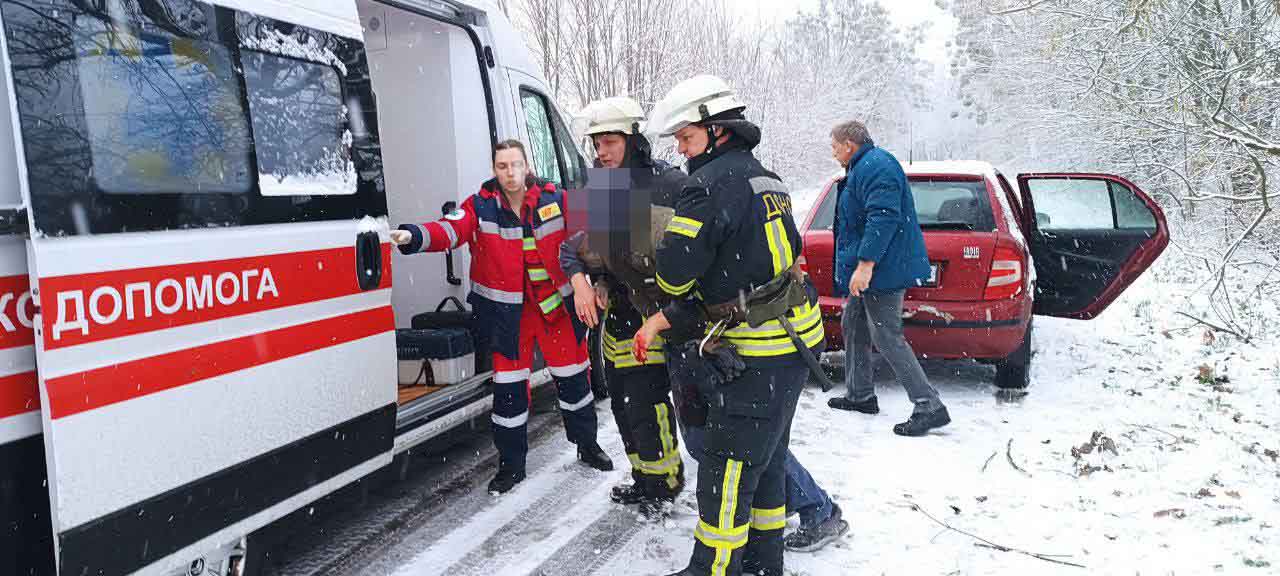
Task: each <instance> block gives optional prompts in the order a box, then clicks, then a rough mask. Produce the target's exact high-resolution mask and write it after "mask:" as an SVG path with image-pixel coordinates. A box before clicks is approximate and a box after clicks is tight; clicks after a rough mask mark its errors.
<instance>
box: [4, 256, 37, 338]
mask: <svg viewBox="0 0 1280 576" xmlns="http://www.w3.org/2000/svg"><path fill="white" fill-rule="evenodd" d="M35 313H36V307H35V304H34V303H32V302H31V279H30V278H28V277H27V275H26V274H22V275H19V276H5V277H3V278H0V350H6V349H9V348H17V347H19V346H30V345H32V344H34V343H35V336H34V334H35V329H34V328H33V326H34V324H35V320H34V318H35Z"/></svg>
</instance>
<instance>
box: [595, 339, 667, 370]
mask: <svg viewBox="0 0 1280 576" xmlns="http://www.w3.org/2000/svg"><path fill="white" fill-rule="evenodd" d="M664 342H665V340H663V339H662V336H657V337H656V338H654V339H653V342H650V343H649V354H648V357H647V358H645V361H644V362H643V363H641V362H640V361H639V360H636V357H635V355H634V354H632V353H631V347H632V346H634V345H635V339H634V338H627V339H626V340H618V339H617V338H614V337H613V335H612V334H609V333H608V332H605V334H604V359H605V360H607V361H609V362H610V363H611V364H613V367H614V368H634V367H636V366H652V365H657V364H665V363H666V361H667V359H666V356H665V355H664V353H663V347H662V345H663V343H664Z"/></svg>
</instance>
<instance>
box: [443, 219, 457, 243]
mask: <svg viewBox="0 0 1280 576" xmlns="http://www.w3.org/2000/svg"><path fill="white" fill-rule="evenodd" d="M440 227H441V228H444V235H445V236H448V237H449V247H450V248H457V247H458V231H457V230H454V229H453V225H452V224H449V223H447V222H442V223H440Z"/></svg>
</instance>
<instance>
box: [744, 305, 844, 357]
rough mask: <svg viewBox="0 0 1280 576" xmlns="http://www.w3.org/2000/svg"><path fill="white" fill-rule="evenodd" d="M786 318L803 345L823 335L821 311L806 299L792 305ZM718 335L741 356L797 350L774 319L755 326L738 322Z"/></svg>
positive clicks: (817, 339)
mask: <svg viewBox="0 0 1280 576" xmlns="http://www.w3.org/2000/svg"><path fill="white" fill-rule="evenodd" d="M790 320H791V325H792V326H793V327H795V329H796V335H797V336H799V337H800V341H802V342H804V344H805V346H808V347H810V348H812V347H814V346H817V345H818V344H821V343H822V340H823V338H825V337H826V335H825V334H824V332H823V328H822V314H821V312H820V311H819V309H818V307H817V306H814V305H811V304H807V303H806V304H803V305H800V306H796V307H795V308H792V310H791V316H790ZM722 338H723V339H724V340H726V341H728V342H731V343H733V345H734V346H735V347H736V348H737V349H738V354H740V355H742V356H753V357H763V356H785V355H787V354H792V353H795V352H797V350H796V346H795V343H794V342H792V341H791V336H789V335H788V334H787V331H786V329H785V328H783V327H782V324H781V323H779V322H778V321H777V320H770V321H768V322H765V323H764V324H761V325H760V326H759V327H756V328H752V327H750V326H747V325H746V324H740V325H738V326H736V327H734V328H731V329H729V330H726V331H725V332H724V334H723V336H722Z"/></svg>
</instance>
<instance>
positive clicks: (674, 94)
mask: <svg viewBox="0 0 1280 576" xmlns="http://www.w3.org/2000/svg"><path fill="white" fill-rule="evenodd" d="M746 107H747V105H746V104H743V103H742V101H741V100H738V94H737V92H735V91H734V90H733V88H731V87H730V86H729V83H728V82H725V81H724V80H721V79H720V78H717V77H715V76H711V75H706V74H704V75H701V76H694V77H693V78H690V79H688V80H685V81H684V82H681V83H679V84H676V86H675V87H674V88H672V89H671V91H670V92H667V95H666V96H664V97H663V98H662V100H661V101H660V102H658V103H657V105H655V106H654V107H653V111H652V112H651V114H650V117H651V118H652V119H653V120H652V122H651V125H650V126H651V128H653V129H656V130H660V132H658V135H659V136H671V135H673V134H675V133H676V132H679V131H680V130H681V129H682V128H684V127H685V126H688V125H690V124H695V123H698V122H702V121H703V120H706V119H707V118H710V117H712V116H715V115H717V114H721V113H724V112H729V111H732V110H743V109H745V108H746Z"/></svg>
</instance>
